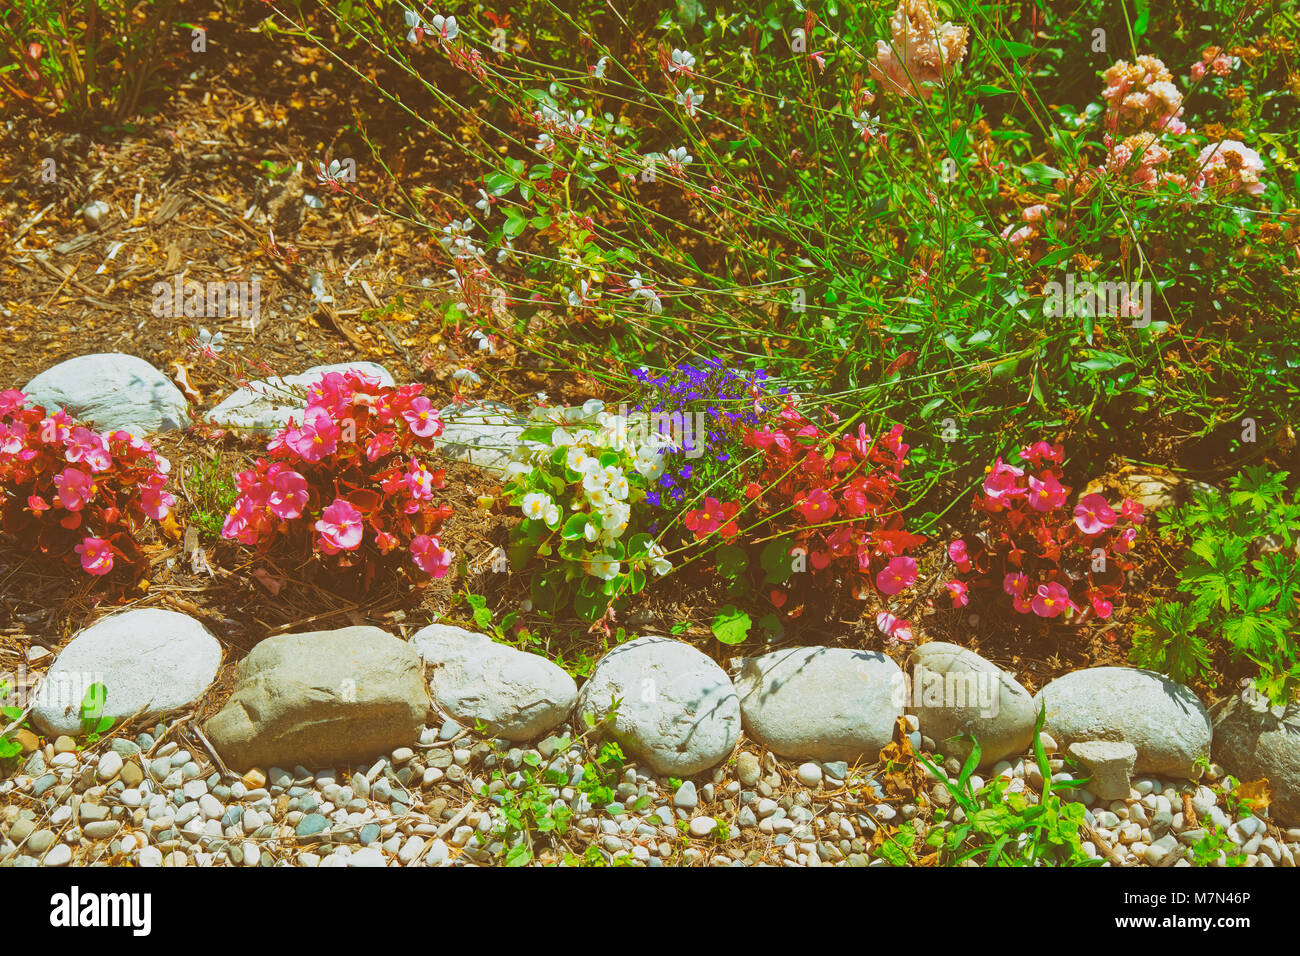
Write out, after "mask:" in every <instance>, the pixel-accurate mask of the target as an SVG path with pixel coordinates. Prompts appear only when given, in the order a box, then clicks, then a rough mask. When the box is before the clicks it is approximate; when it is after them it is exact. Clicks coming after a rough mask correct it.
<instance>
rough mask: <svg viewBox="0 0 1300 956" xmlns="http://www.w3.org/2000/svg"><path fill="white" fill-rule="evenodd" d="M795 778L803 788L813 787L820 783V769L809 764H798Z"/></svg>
mask: <svg viewBox="0 0 1300 956" xmlns="http://www.w3.org/2000/svg"><path fill="white" fill-rule="evenodd" d="M795 776H797V777H798V778H799V782H800V783H802V784H803V785H804V786H805V787H815V786H817V785H818V784H819V783H821V782H822V768H821V767H819V766H817V764H815V763H811V762H809V763H804V764H800V765H799V769H798V770H796V771H795Z"/></svg>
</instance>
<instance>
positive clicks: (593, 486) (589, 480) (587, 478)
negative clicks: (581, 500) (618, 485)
mask: <svg viewBox="0 0 1300 956" xmlns="http://www.w3.org/2000/svg"><path fill="white" fill-rule="evenodd" d="M608 483H609V482H608V480H607V479H606V478H605V475H604V473H603V472H599V471H598V472H596V473H594V474H591V475H583V476H582V490H583V491H585V492H586V493H587V494H588V495H592V494H595V493H596V492H598V491H604V490H605V486H606V485H607V484H608Z"/></svg>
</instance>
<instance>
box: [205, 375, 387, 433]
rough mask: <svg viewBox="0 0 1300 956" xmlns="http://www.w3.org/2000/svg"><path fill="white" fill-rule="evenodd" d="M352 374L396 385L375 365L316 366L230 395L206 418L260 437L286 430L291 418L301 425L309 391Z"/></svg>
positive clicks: (263, 381) (256, 384)
mask: <svg viewBox="0 0 1300 956" xmlns="http://www.w3.org/2000/svg"><path fill="white" fill-rule="evenodd" d="M350 370H351V371H357V372H362V373H364V374H366V375H369V376H371V377H374V378H378V379H379V382H380V384H381V385H383V386H385V387H391V386H392V385H393V376H392V375H390V374H389V372H388V369H386V368H384V367H383V366H382V365H377V364H375V363H374V362H343V363H340V364H338V365H317V366H315V367H314V368H309V369H307V371H305V372H303V373H302V374H301V375H283V376H281V375H274V376H272V377H271V378H268V379H265V380H262V381H257V382H249V383H248V385H247V386H245V387H244V388H240V389H238V390H237V391H235V392H233V393H231V394H230V395H229V396H228V397H227V398H226V399H225V400H223V401H222V402H221V404H220V405H218V406H217V407H216V408H214V409H212V411H210V412H208V413H207V415H205V416H204V417H205V418H206V419H207V420H208V421H209V422H211V423H212V424H214V425H220V426H222V427H224V428H242V429H247V430H249V431H251V432H254V433H258V434H266V433H270V432H274V431H277V430H279V429H281V428H284V427H285V426H286V425H288V424H289V419H291V418H292V419H294V420H295V421H296V422H297V423H298V424H302V419H303V409H304V408H305V407H306V405H307V399H306V393H307V390H308V389H309V388H311V387H312V386H313V385H315V384H316V383H317V382H319V381H320V380H321V379H322V378H324V377H325V376H326V375H328V374H329V373H330V372H347V371H350Z"/></svg>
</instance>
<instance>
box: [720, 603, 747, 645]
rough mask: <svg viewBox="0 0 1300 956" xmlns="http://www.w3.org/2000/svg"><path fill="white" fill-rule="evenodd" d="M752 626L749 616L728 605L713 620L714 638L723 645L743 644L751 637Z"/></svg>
mask: <svg viewBox="0 0 1300 956" xmlns="http://www.w3.org/2000/svg"><path fill="white" fill-rule="evenodd" d="M750 626H751V622H750V620H749V615H748V614H746V613H745V612H744V611H742V610H740V609H739V608H737V607H736V606H735V605H734V604H727V605H725V606H723V607H722V608H721V609H720V610H719V611H718V613H717V614H716V615H715V616H714V618H713V636H714V637H716V638H717V639H718V640H719V641H721V642H722V643H723V644H742V643H744V641H745V639H746V638H748V637H749V628H750Z"/></svg>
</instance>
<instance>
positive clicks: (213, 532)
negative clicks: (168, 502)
mask: <svg viewBox="0 0 1300 956" xmlns="http://www.w3.org/2000/svg"><path fill="white" fill-rule="evenodd" d="M186 488H187V489H188V490H189V493H190V496H191V498H192V499H193V501H194V505H193V510H192V511H191V512H190V515H189V518H190V521H191V523H193V524H194V525H195V526H196V527H198V528H199V529H200V530H202V531H204V532H205V533H207V534H208V535H210V536H211V537H213V538H217V539H219V538H220V537H221V526H222V524H223V523H224V522H225V520H226V515H227V514H229V512H230V509H231V507H232V506H233V505H234V503H235V499H236V498H237V497H238V496H239V489H238V488H236V486H235V479H234V478H233V477H232V476H231V475H230V472H229V471H228V470H226V469H225V468H224V467H223V466H222V462H221V459H220V458H215V459H213V460H212V461H208V462H204V461H202V460H200V461H198V462H197V463H196V464H193V465H191V466H190V467H189V474H188V475H187V477H186Z"/></svg>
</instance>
